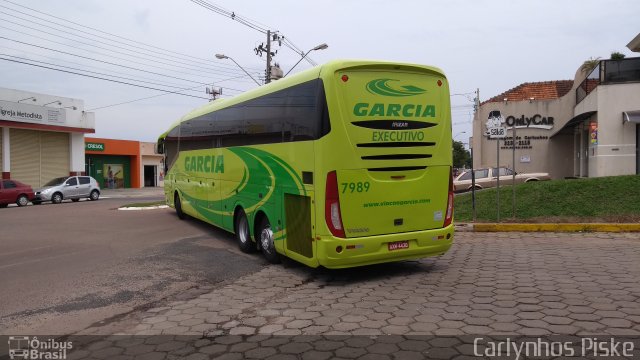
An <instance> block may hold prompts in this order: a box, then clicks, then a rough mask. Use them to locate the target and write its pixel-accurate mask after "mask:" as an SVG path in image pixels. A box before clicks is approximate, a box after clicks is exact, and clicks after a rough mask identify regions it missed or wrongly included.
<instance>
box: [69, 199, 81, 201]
mask: <svg viewBox="0 0 640 360" xmlns="http://www.w3.org/2000/svg"><path fill="white" fill-rule="evenodd" d="M71 201H73V202H78V201H80V199H71Z"/></svg>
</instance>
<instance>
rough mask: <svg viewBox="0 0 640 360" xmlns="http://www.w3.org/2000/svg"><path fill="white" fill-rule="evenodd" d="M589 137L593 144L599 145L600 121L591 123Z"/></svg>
mask: <svg viewBox="0 0 640 360" xmlns="http://www.w3.org/2000/svg"><path fill="white" fill-rule="evenodd" d="M589 138H590V139H591V145H598V123H597V122H591V123H589Z"/></svg>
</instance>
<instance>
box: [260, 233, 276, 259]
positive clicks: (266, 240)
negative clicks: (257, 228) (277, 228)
mask: <svg viewBox="0 0 640 360" xmlns="http://www.w3.org/2000/svg"><path fill="white" fill-rule="evenodd" d="M260 242H261V245H262V248H263V249H264V250H265V251H267V252H269V253H270V252H271V249H273V231H271V228H266V229H262V233H260Z"/></svg>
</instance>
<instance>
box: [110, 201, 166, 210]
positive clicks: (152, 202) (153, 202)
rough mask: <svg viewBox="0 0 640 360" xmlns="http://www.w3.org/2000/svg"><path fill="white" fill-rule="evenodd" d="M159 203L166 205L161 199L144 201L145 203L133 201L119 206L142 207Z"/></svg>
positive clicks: (158, 204) (159, 204)
mask: <svg viewBox="0 0 640 360" xmlns="http://www.w3.org/2000/svg"><path fill="white" fill-rule="evenodd" d="M161 205H166V203H165V202H164V200H162V201H151V202H145V203H133V204H127V205H122V206H121V207H123V208H128V207H132V208H143V207H152V206H161Z"/></svg>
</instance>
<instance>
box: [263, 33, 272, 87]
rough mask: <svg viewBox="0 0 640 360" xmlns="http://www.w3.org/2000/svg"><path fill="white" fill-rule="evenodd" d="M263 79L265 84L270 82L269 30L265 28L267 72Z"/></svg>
mask: <svg viewBox="0 0 640 360" xmlns="http://www.w3.org/2000/svg"><path fill="white" fill-rule="evenodd" d="M264 79H265V80H264V83H265V84H268V83H270V82H271V30H267V73H266V74H265V77H264Z"/></svg>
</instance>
